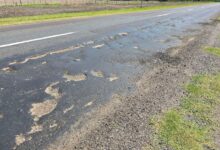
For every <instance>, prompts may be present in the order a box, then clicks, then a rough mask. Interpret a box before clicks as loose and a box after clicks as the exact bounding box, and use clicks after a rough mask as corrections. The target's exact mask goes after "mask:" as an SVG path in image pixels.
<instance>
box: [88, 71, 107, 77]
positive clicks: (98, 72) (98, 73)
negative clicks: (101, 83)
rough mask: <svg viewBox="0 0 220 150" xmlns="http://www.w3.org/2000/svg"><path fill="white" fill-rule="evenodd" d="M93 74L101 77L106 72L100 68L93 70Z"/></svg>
mask: <svg viewBox="0 0 220 150" xmlns="http://www.w3.org/2000/svg"><path fill="white" fill-rule="evenodd" d="M91 74H92V75H93V76H95V77H99V78H103V77H104V73H103V72H102V71H100V70H92V71H91Z"/></svg>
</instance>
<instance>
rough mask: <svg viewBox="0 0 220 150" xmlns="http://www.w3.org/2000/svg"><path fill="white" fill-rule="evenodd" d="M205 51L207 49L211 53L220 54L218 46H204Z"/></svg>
mask: <svg viewBox="0 0 220 150" xmlns="http://www.w3.org/2000/svg"><path fill="white" fill-rule="evenodd" d="M205 51H207V52H209V53H211V54H214V55H217V56H220V48H218V47H206V48H205Z"/></svg>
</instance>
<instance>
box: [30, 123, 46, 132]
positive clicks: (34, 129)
mask: <svg viewBox="0 0 220 150" xmlns="http://www.w3.org/2000/svg"><path fill="white" fill-rule="evenodd" d="M41 131H43V126H42V125H39V124H34V125H33V126H32V127H31V130H30V131H29V132H28V134H34V133H37V132H41Z"/></svg>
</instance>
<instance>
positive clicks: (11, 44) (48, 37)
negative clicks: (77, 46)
mask: <svg viewBox="0 0 220 150" xmlns="http://www.w3.org/2000/svg"><path fill="white" fill-rule="evenodd" d="M74 33H76V32H68V33H63V34H56V35H51V36H46V37H41V38H36V39H31V40H26V41H21V42H15V43H10V44H4V45H0V48H5V47H10V46H15V45H20V44H25V43H30V42H36V41H42V40H47V39H52V38H56V37H61V36H66V35H71V34H74Z"/></svg>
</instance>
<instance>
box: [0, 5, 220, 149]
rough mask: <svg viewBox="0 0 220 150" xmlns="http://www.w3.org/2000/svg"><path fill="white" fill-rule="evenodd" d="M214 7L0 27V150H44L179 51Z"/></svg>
mask: <svg viewBox="0 0 220 150" xmlns="http://www.w3.org/2000/svg"><path fill="white" fill-rule="evenodd" d="M219 12H220V5H219V4H207V5H203V6H193V7H186V8H178V9H170V10H163V11H152V12H139V13H132V14H123V15H113V16H105V17H95V18H88V19H77V20H66V21H59V22H51V23H40V24H34V25H22V26H14V27H4V28H0V69H1V70H0V123H1V125H0V149H3V150H8V149H13V148H15V149H16V148H17V149H42V148H44V147H45V146H46V145H47V144H48V143H50V142H52V141H53V140H54V139H55V138H57V137H58V136H60V135H62V134H63V133H64V132H66V131H68V129H69V128H70V127H71V126H72V125H74V123H76V122H77V120H79V119H80V118H82V117H83V115H84V114H85V113H87V112H90V111H91V110H92V109H94V108H95V107H97V106H99V105H101V104H104V103H105V102H106V101H108V100H110V99H111V97H112V96H113V95H115V94H119V95H127V94H129V93H132V91H134V90H135V81H136V78H137V77H138V76H141V74H142V73H143V72H144V71H146V70H148V69H151V66H150V65H149V63H148V61H149V60H150V59H152V56H153V55H155V54H156V53H158V52H165V51H166V49H168V48H171V47H175V46H180V45H181V44H182V40H181V39H182V38H183V37H185V36H186V35H187V36H189V35H191V34H192V35H193V34H196V33H197V32H199V31H200V30H201V29H202V25H201V24H203V23H204V22H208V21H210V19H211V18H212V17H214V16H215V15H216V14H217V13H219Z"/></svg>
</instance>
